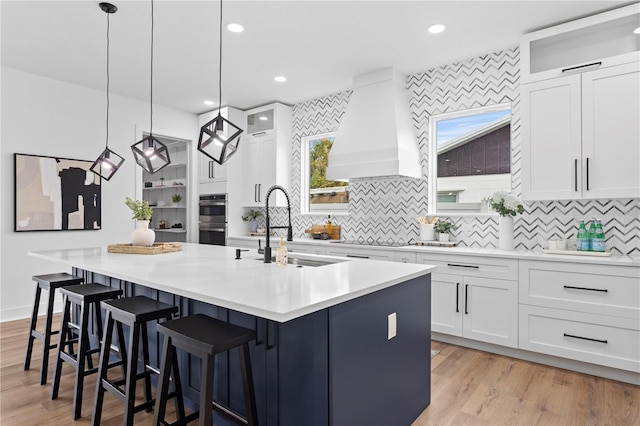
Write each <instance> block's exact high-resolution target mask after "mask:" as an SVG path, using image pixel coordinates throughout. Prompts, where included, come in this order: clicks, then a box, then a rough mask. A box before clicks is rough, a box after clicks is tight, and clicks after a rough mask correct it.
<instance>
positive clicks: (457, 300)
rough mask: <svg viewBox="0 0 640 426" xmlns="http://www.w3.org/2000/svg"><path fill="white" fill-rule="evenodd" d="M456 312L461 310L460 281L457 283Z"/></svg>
mask: <svg viewBox="0 0 640 426" xmlns="http://www.w3.org/2000/svg"><path fill="white" fill-rule="evenodd" d="M456 312H460V283H456Z"/></svg>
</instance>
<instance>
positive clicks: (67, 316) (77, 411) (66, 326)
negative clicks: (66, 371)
mask: <svg viewBox="0 0 640 426" xmlns="http://www.w3.org/2000/svg"><path fill="white" fill-rule="evenodd" d="M60 293H62V296H63V306H64V309H63V311H62V325H61V327H60V342H59V344H58V353H57V356H56V365H55V369H54V370H53V383H52V385H51V399H56V398H57V397H58V390H59V389H60V375H61V373H62V361H66V362H68V363H69V364H71V365H72V366H73V368H75V370H76V377H75V387H74V393H73V419H74V420H76V419H78V418H79V417H80V415H81V411H82V394H83V390H84V389H83V388H84V378H85V376H88V375H90V374H93V373H96V372H97V371H98V369H97V368H93V361H92V360H91V355H92V354H94V353H97V352H99V351H100V344H99V342H98V344H96V345H95V347H94V348H91V343H90V341H89V322H90V321H89V312H90V311H91V306H93V307H94V314H95V319H96V325H97V328H98V336H102V314H101V312H100V302H102V301H104V300H109V299H114V298H117V297H119V296H120V295H121V294H122V290H120V289H116V288H111V287H107V286H104V285H101V284H93V283H92V284H83V285H71V286H68V287H62V288H61V289H60ZM72 304H73V305H76V306H78V307H79V309H80V315H79V319H80V323H79V324H73V323H72V322H71V308H72V306H71V305H72ZM72 328H74V329H77V332H78V337H77V338H70V337H69V336H70V334H71V329H72ZM74 343H77V344H78V353H77V354H75V355H74V353H73V352H74V351H73V344H74ZM67 346H68V351H69V352H66V351H65V347H67ZM109 346H111V345H109ZM85 362H86V363H88V364H89V368H88V369H86V368H85ZM118 365H119V364H118Z"/></svg>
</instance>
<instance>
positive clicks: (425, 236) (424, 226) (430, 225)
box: [418, 216, 438, 241]
mask: <svg viewBox="0 0 640 426" xmlns="http://www.w3.org/2000/svg"><path fill="white" fill-rule="evenodd" d="M437 221H438V217H437V216H435V217H432V216H420V217H419V218H418V223H419V224H420V240H421V241H433V240H435V239H436V235H435V230H434V227H435V224H436V222H437Z"/></svg>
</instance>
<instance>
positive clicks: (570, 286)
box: [563, 285, 609, 293]
mask: <svg viewBox="0 0 640 426" xmlns="http://www.w3.org/2000/svg"><path fill="white" fill-rule="evenodd" d="M563 287H564V288H568V289H571V290H586V291H601V292H603V293H606V292H608V291H609V290H607V289H606V288H587V287H575V286H572V285H565V286H563Z"/></svg>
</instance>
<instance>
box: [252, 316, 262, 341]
mask: <svg viewBox="0 0 640 426" xmlns="http://www.w3.org/2000/svg"><path fill="white" fill-rule="evenodd" d="M253 328H255V330H256V346H260V345H263V344H264V339H262V340H260V339H259V334H258V330H259V328H258V317H253ZM260 328H262V327H260Z"/></svg>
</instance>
